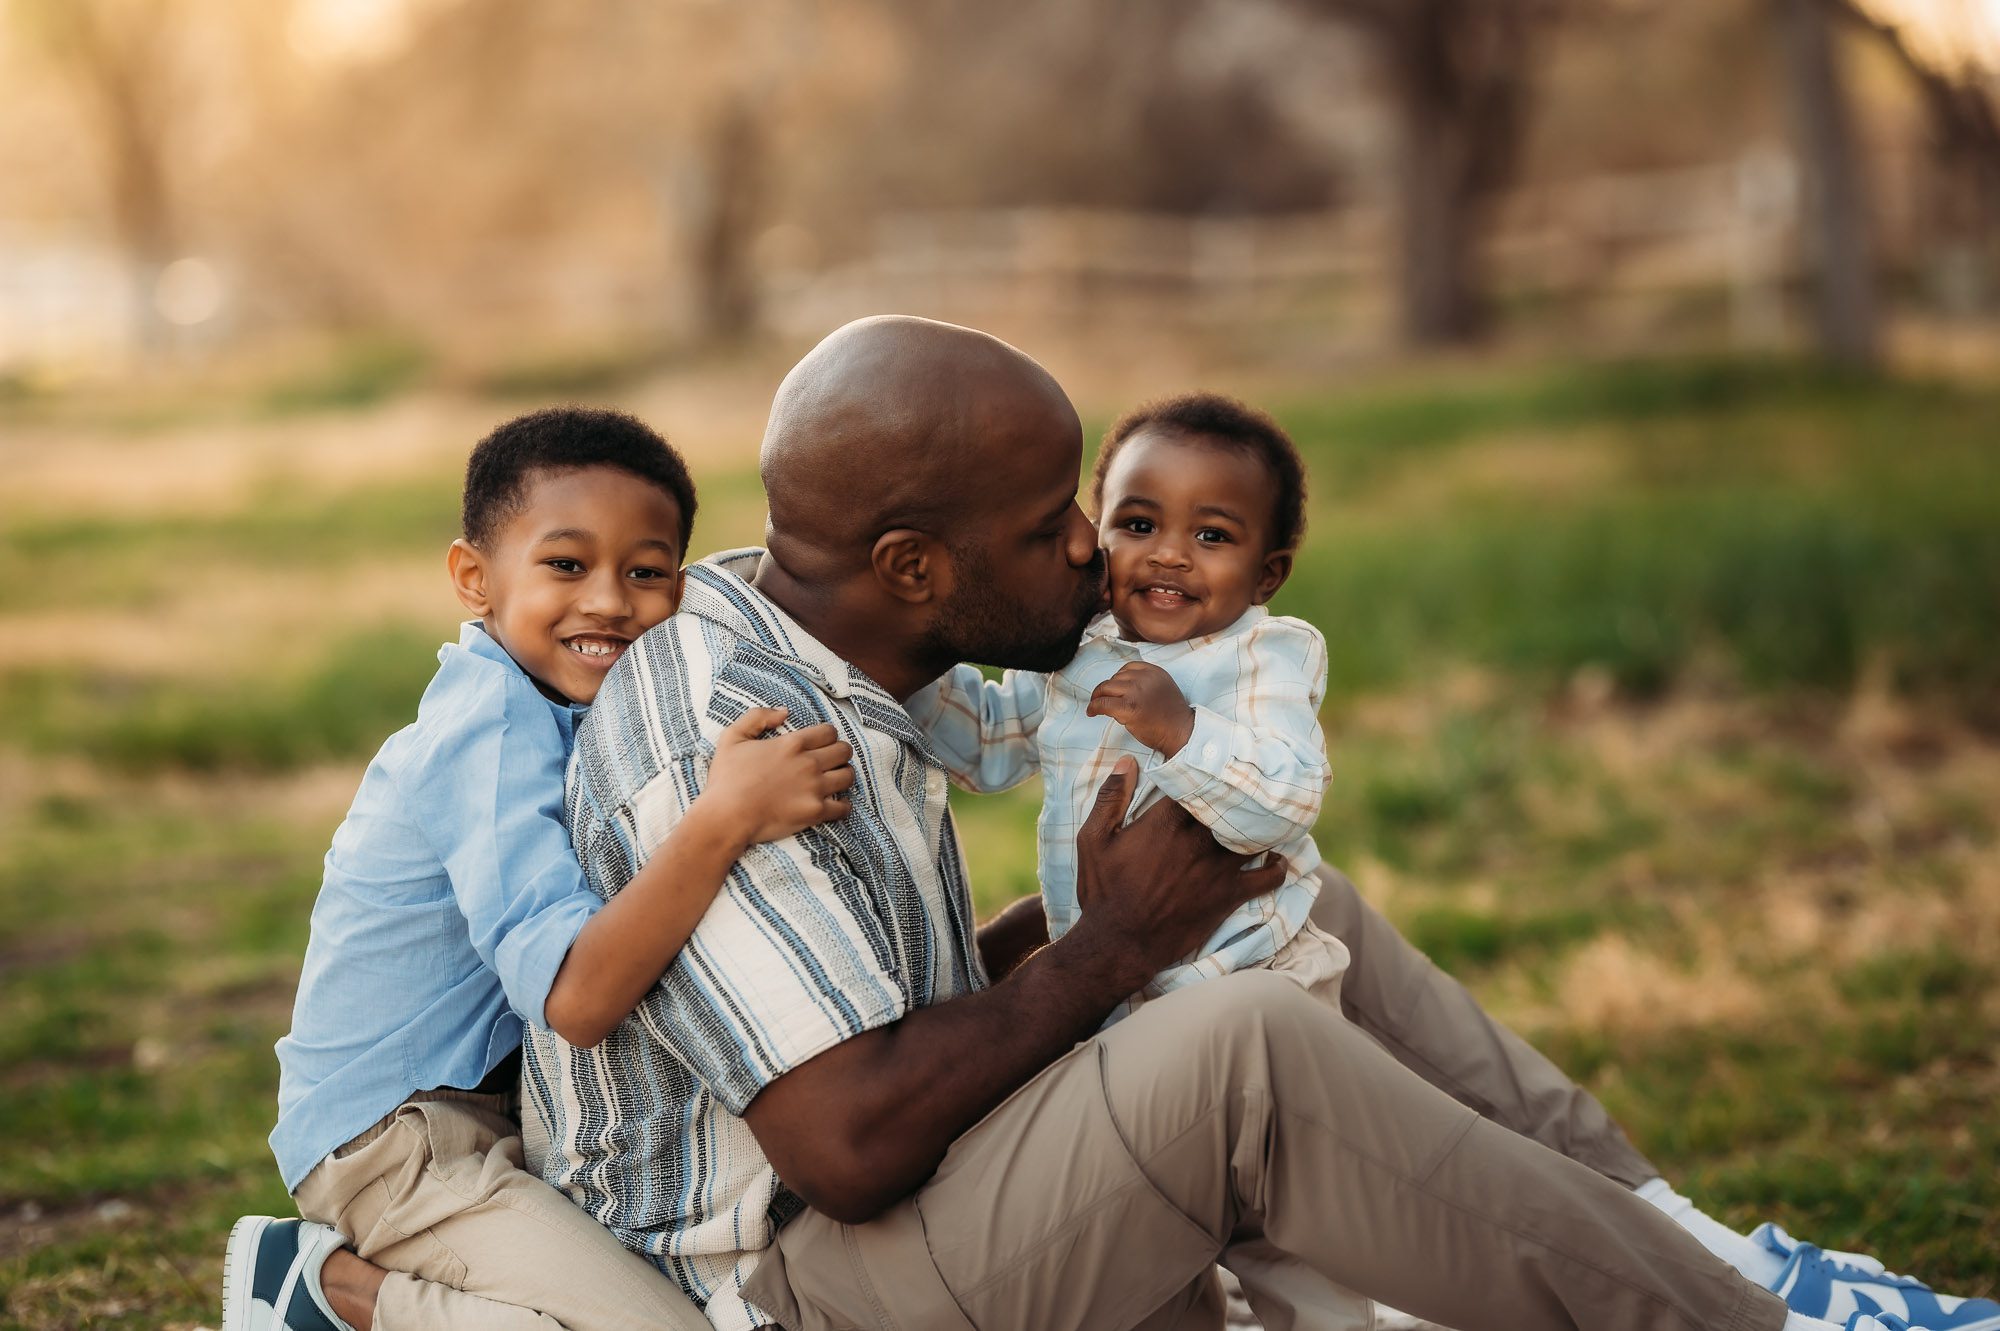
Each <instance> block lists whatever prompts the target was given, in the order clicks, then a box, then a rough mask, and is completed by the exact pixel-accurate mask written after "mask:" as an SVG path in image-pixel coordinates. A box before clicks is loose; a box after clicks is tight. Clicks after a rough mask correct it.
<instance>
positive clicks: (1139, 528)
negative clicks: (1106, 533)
mask: <svg viewBox="0 0 2000 1331" xmlns="http://www.w3.org/2000/svg"><path fill="white" fill-rule="evenodd" d="M1118 525H1119V526H1121V527H1123V528H1124V529H1125V530H1126V531H1129V532H1131V533H1132V534H1133V535H1134V536H1151V535H1152V534H1153V520H1152V519H1151V518H1127V519H1125V521H1123V522H1121V523H1119V524H1118Z"/></svg>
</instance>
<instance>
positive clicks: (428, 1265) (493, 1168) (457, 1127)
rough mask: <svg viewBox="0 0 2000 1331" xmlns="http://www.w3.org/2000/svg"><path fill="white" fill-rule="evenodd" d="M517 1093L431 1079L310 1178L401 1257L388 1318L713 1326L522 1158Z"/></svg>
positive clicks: (382, 1255) (351, 1225)
mask: <svg viewBox="0 0 2000 1331" xmlns="http://www.w3.org/2000/svg"><path fill="white" fill-rule="evenodd" d="M510 1098H511V1097H508V1096H505V1095H478V1094H474V1093H472V1092H467V1091H449V1090H444V1091H425V1092H420V1093H419V1094H418V1095H417V1096H416V1097H414V1098H413V1099H411V1100H410V1101H409V1102H407V1103H405V1104H404V1105H402V1106H401V1107H399V1108H398V1109H397V1110H396V1112H395V1113H393V1114H391V1115H389V1117H387V1118H385V1119H383V1120H382V1121H381V1122H380V1123H378V1124H376V1125H375V1126H374V1127H373V1128H370V1129H369V1130H368V1131H366V1132H364V1133H362V1134H361V1135H360V1136H359V1137H356V1138H355V1139H354V1140H353V1141H351V1142H349V1143H348V1144H347V1145H345V1146H343V1147H341V1148H340V1149H339V1150H338V1151H336V1152H334V1154H333V1155H332V1156H330V1157H329V1158H327V1159H325V1160H322V1161H321V1162H320V1163H319V1165H318V1166H317V1167H315V1168H314V1169H313V1171H312V1173H310V1174H308V1175H306V1177H305V1181H304V1182H302V1183H301V1184H300V1185H299V1189H298V1192H297V1194H296V1200H297V1201H298V1205H299V1214H300V1215H302V1216H304V1217H305V1218H306V1219H308V1220H317V1221H318V1222H319V1223H321V1224H323V1225H331V1226H332V1227H333V1228H335V1229H337V1230H339V1231H340V1232H341V1233H343V1234H345V1235H346V1236H347V1237H348V1239H349V1240H350V1241H351V1242H352V1243H353V1245H354V1250H355V1251H356V1252H358V1253H359V1254H360V1255H361V1256H362V1257H365V1258H367V1259H368V1260H369V1261H371V1262H374V1263H376V1264H378V1265H381V1266H386V1267H388V1268H389V1271H390V1275H389V1278H388V1279H387V1280H385V1281H383V1282H382V1293H381V1296H380V1298H379V1299H378V1301H377V1303H376V1306H375V1325H376V1327H377V1328H379V1331H611V1329H612V1328H636V1327H646V1328H666V1329H667V1331H709V1328H708V1323H707V1321H705V1320H704V1319H703V1318H702V1316H701V1315H700V1313H698V1312H696V1311H695V1308H694V1305H693V1304H691V1303H689V1302H688V1300H687V1298H686V1296H684V1295H683V1294H682V1293H681V1291H680V1288H679V1287H678V1286H676V1285H675V1284H674V1283H673V1282H672V1281H671V1280H669V1279H668V1278H667V1277H666V1276H665V1275H663V1274H662V1273H661V1272H660V1271H659V1270H658V1269H657V1268H656V1267H654V1266H653V1264H652V1263H651V1262H648V1261H646V1260H644V1259H643V1258H641V1257H639V1256H637V1255H635V1254H633V1253H631V1252H628V1251H626V1249H625V1248H624V1247H623V1246H622V1245H621V1244H620V1243H619V1242H618V1240H617V1239H615V1238H613V1237H611V1234H610V1231H608V1230H606V1229H605V1228H604V1227H603V1226H602V1225H600V1224H598V1223H597V1222H596V1221H595V1220H593V1219H591V1218H590V1217H589V1216H587V1215H585V1214H584V1213H583V1212H582V1211H580V1210H578V1209H577V1208H576V1206H575V1205H574V1204H573V1203H572V1202H570V1201H569V1199H568V1198H566V1197H564V1196H563V1195H562V1194H561V1193H559V1192H557V1191H556V1190H555V1189H553V1188H551V1187H550V1186H549V1185H548V1184H546V1183H544V1182H542V1181H541V1180H540V1179H539V1178H536V1177H535V1176H534V1175H533V1174H530V1173H528V1172H527V1171H526V1170H525V1169H524V1168H523V1167H522V1163H521V1138H520V1129H519V1128H518V1127H517V1126H516V1125H515V1123H514V1122H513V1120H512V1119H511V1118H510V1117H509V1116H508V1113H507V1110H508V1107H509V1100H510Z"/></svg>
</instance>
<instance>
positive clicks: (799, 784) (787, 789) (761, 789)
mask: <svg viewBox="0 0 2000 1331" xmlns="http://www.w3.org/2000/svg"><path fill="white" fill-rule="evenodd" d="M787 715H789V713H787V712H786V710H785V709H784V708H782V707H752V708H751V709H750V710H749V711H747V712H745V713H744V714H743V715H742V716H739V717H737V718H736V720H735V722H734V723H733V724H731V725H729V726H728V727H726V728H725V729H724V730H723V732H722V734H720V735H719V736H717V737H716V741H715V758H714V760H713V761H711V762H710V763H709V765H708V784H707V785H706V786H705V787H704V788H703V790H702V795H701V801H697V803H699V802H703V801H706V802H708V803H710V804H711V805H713V806H717V807H715V813H716V814H717V815H718V816H720V817H722V818H724V819H726V820H727V825H728V826H730V827H731V828H733V829H734V831H735V832H736V834H737V835H738V836H739V837H740V838H741V839H742V843H743V847H744V849H746V850H747V849H748V848H750V847H751V846H754V845H757V844H758V843H760V842H764V841H777V840H780V839H782V838H784V837H788V836H791V835H792V834H793V833H795V832H802V831H804V830H805V829H806V828H808V827H812V826H814V825H816V824H819V823H824V822H827V821H829V820H831V819H834V818H845V817H846V816H847V815H848V812H849V811H850V810H851V809H852V808H853V807H854V806H853V801H852V800H850V799H849V798H848V795H847V791H848V790H849V789H850V788H851V787H852V786H853V785H854V768H853V767H852V766H850V765H849V760H850V759H851V758H853V757H854V750H853V749H851V748H849V747H848V746H847V745H846V744H845V743H843V742H842V741H841V740H840V739H839V738H838V737H837V732H836V731H835V730H834V728H833V727H832V726H831V725H827V724H824V723H822V724H820V725H816V726H807V727H806V728H805V729H804V730H794V731H789V732H787V733H786V734H783V735H772V736H770V737H769V738H763V736H764V735H765V732H767V731H769V730H771V729H773V728H775V727H777V726H780V725H783V724H784V722H785V717H786V716H787Z"/></svg>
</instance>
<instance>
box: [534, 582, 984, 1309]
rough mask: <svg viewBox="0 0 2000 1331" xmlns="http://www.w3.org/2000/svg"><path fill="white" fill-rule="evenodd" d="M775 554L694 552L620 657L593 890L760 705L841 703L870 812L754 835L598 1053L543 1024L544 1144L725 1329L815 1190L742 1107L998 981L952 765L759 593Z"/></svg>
mask: <svg viewBox="0 0 2000 1331" xmlns="http://www.w3.org/2000/svg"><path fill="white" fill-rule="evenodd" d="M761 555H762V552H761V551H758V550H742V551H733V552H730V553H728V554H723V555H716V556H712V557H711V558H710V559H709V560H706V561H704V562H702V563H699V564H695V565H693V566H692V567H690V568H689V569H688V574H687V591H686V594H685V596H684V598H683V599H682V602H681V606H680V610H679V612H678V613H677V614H675V615H674V616H673V617H672V618H671V619H669V620H667V621H666V622H665V623H663V624H661V625H659V626H658V627H657V628H654V629H653V630H651V631H650V632H648V633H647V634H645V635H644V636H643V637H641V638H640V639H639V640H638V642H636V643H634V644H633V646H632V647H631V649H630V650H629V651H627V652H626V654H625V656H624V658H623V659H622V660H620V661H619V663H618V664H617V665H616V666H615V667H613V669H612V672H611V674H610V676H609V678H607V679H606V681H605V684H604V688H603V689H602V691H600V692H599V694H598V696H597V702H596V705H595V706H594V707H592V709H591V713H590V717H589V720H588V721H587V722H585V724H584V725H583V727H582V728H581V730H580V731H579V733H578V737H577V745H576V754H575V758H574V759H573V761H572V764H571V768H570V774H569V818H570V828H571V831H572V833H573V834H574V836H575V839H576V847H577V853H578V855H579V856H580V858H581V859H582V861H583V867H584V873H585V876H586V878H587V879H588V880H589V883H590V885H591V887H592V888H593V889H595V890H596V891H597V893H598V894H599V895H601V896H604V897H606V898H609V897H610V896H611V895H612V894H613V893H615V892H617V891H618V890H619V889H620V888H622V887H623V886H624V885H625V883H626V882H627V881H629V880H630V878H631V877H632V875H633V873H634V872H636V871H637V870H638V868H639V867H640V866H641V865H642V864H644V863H645V861H646V858H647V857H648V856H649V855H650V854H651V853H652V851H653V849H654V848H655V847H656V846H658V845H659V843H660V841H661V839H662V838H663V837H664V836H665V835H666V833H667V830H668V829H669V828H671V827H672V826H673V824H674V823H675V821H676V820H677V819H678V818H679V817H680V816H681V815H682V813H684V812H685V811H686V809H687V808H688V806H689V805H690V804H691V803H692V802H693V801H694V799H695V797H696V796H697V795H698V794H699V793H700V792H701V789H702V785H703V782H704V781H705V779H706V777H707V772H708V764H709V761H710V760H711V758H712V757H713V756H714V752H715V738H716V736H717V734H718V733H719V732H720V731H721V730H722V728H723V727H724V726H726V725H728V724H729V723H730V722H732V721H734V720H735V719H736V718H737V717H739V716H741V715H742V714H743V712H744V711H745V710H747V709H749V708H751V707H758V706H774V705H777V706H784V707H787V708H789V709H790V718H789V719H788V721H787V722H786V726H787V727H788V728H790V727H803V726H810V725H815V724H818V723H819V722H822V721H830V722H832V723H833V724H834V725H835V727H837V728H838V730H839V732H840V737H841V739H843V740H845V741H846V742H847V743H849V744H850V745H852V746H853V748H854V760H853V761H854V771H855V785H854V791H853V796H854V810H853V812H852V813H851V814H850V815H849V816H847V817H846V818H843V819H841V820H840V821H839V822H836V823H829V824H825V825H823V826H820V827H815V828H811V829H809V830H807V831H805V832H803V833H801V834H799V835H798V836H794V837H789V838H787V839H785V840H783V841H776V842H769V843H766V844H764V845H760V846H756V847H753V848H752V849H751V851H750V853H749V854H748V855H746V856H744V857H743V858H742V859H741V860H739V861H737V864H736V866H735V868H734V869H733V870H732V871H731V873H730V877H729V881H728V882H727V883H726V884H725V885H724V887H723V890H722V893H721V895H720V896H718V897H717V898H716V901H715V904H714V905H712V906H711V907H710V908H709V911H708V913H707V914H706V915H705V916H703V917H702V921H701V924H700V925H699V926H698V927H697V928H696V930H695V933H694V937H693V938H692V939H690V940H689V942H688V945H687V947H686V948H684V949H683V950H682V952H681V955H680V957H679V958H678V959H677V960H676V961H675V963H674V965H673V966H672V967H671V968H670V969H669V970H668V971H667V974H666V975H665V976H664V977H663V978H662V980H661V981H660V983H659V985H658V986H657V987H656V988H655V989H654V990H653V991H652V993H651V994H650V995H648V996H647V998H646V999H645V1000H644V1002H643V1003H641V1005H640V1007H639V1009H638V1010H637V1012H635V1013H634V1014H633V1016H632V1017H631V1018H629V1019H628V1020H626V1021H625V1022H624V1023H623V1024H622V1025H621V1026H620V1027H619V1028H618V1029H617V1030H615V1031H613V1032H612V1034H611V1035H610V1036H609V1037H607V1038H606V1039H605V1041H604V1042H603V1043H602V1044H600V1045H598V1046H597V1047H596V1048H594V1049H578V1048H576V1047H574V1046H572V1045H570V1044H568V1043H566V1042H565V1041H563V1040H562V1039H560V1038H559V1037H557V1036H554V1035H552V1034H549V1033H547V1032H544V1031H540V1030H535V1031H531V1032H530V1033H529V1036H528V1039H527V1042H526V1046H525V1047H526V1050H527V1072H526V1076H525V1078H524V1082H525V1086H526V1090H527V1097H526V1104H525V1106H524V1112H523V1117H524V1119H525V1129H526V1136H527V1144H528V1153H529V1157H530V1162H531V1164H532V1165H533V1167H535V1168H536V1169H538V1170H539V1171H540V1172H541V1174H542V1176H543V1177H544V1178H546V1179H548V1180H549V1182H551V1183H553V1184H554V1185H555V1186H557V1187H558V1188H561V1189H562V1190H563V1191H564V1192H565V1193H567V1194H568V1195H569V1197H570V1198H571V1199H572V1200H574V1201H575V1202H576V1203H577V1205H579V1206H581V1207H582V1208H583V1209H584V1210H585V1211H587V1212H589V1213H590V1214H591V1215H592V1216H595V1217H596V1218H597V1219H598V1220H599V1221H600V1222H602V1223H603V1224H604V1225H605V1226H606V1227H607V1228H608V1229H610V1230H611V1231H612V1233H614V1234H616V1235H617V1236H618V1237H619V1239H620V1240H621V1241H623V1242H624V1243H625V1245H626V1246H627V1247H630V1248H632V1249H633V1250H635V1251H637V1252H640V1253H642V1254H644V1255H646V1256H648V1257H650V1258H652V1260H653V1261H654V1262H655V1263H657V1264H658V1265H659V1266H660V1268H661V1269H662V1270H664V1271H665V1272H666V1273H667V1274H668V1275H671V1276H673V1277H674V1278H675V1279H676V1280H678V1281H679V1282H680V1284H681V1287H682V1288H683V1289H685V1290H687V1292H688V1293H689V1295H690V1296H692V1297H693V1298H694V1300H695V1301H696V1302H697V1303H699V1304H701V1305H702V1306H703V1311H704V1312H706V1313H707V1315H708V1317H709V1320H710V1321H711V1322H713V1323H714V1324H715V1325H716V1326H717V1327H720V1328H723V1331H738V1329H740V1328H748V1327H754V1326H762V1325H766V1324H768V1321H769V1319H768V1318H765V1317H764V1316H763V1315H762V1314H761V1313H759V1312H758V1310H757V1309H756V1308H754V1307H753V1306H752V1305H750V1304H748V1303H746V1302H745V1301H744V1300H743V1297H742V1289H743V1284H744V1282H745V1281H746V1280H748V1279H749V1276H750V1273H751V1271H752V1270H753V1269H754V1267H755V1260H756V1256H755V1255H756V1254H757V1253H758V1252H759V1251H760V1250H762V1249H763V1248H765V1247H767V1246H769V1244H770V1242H771V1239H772V1236H773V1235H774V1234H775V1233H776V1231H777V1227H778V1226H779V1225H780V1224H782V1223H783V1222H784V1221H785V1220H786V1219H788V1218H790V1216H791V1215H793V1214H794V1213H796V1212H797V1210H798V1209H799V1208H800V1206H801V1205H802V1203H801V1202H800V1201H799V1199H798V1198H797V1197H796V1196H794V1195H793V1194H792V1193H790V1192H788V1191H787V1190H786V1189H785V1187H784V1185H783V1184H781V1183H780V1182H779V1181H778V1177H777V1174H776V1173H775V1172H774V1171H773V1170H772V1168H771V1166H770V1164H769V1163H768V1162H767V1161H766V1160H765V1159H764V1155H763V1152H762V1151H761V1150H760V1149H759V1148H758V1146H757V1141H756V1138H755V1137H754V1136H752V1135H751V1132H750V1129H749V1128H748V1126H747V1125H745V1123H744V1122H743V1120H742V1118H741V1117H740V1115H741V1114H742V1112H743V1110H744V1108H745V1107H746V1106H747V1105H749V1103H750V1102H751V1100H753V1099H755V1098H756V1096H757V1093H758V1092H759V1091H761V1090H762V1089H763V1088H764V1087H765V1086H766V1085H768V1084H769V1083H770V1082H772V1081H774V1080H776V1079H777V1078H779V1077H781V1076H783V1075H784V1074H785V1073H787V1072H789V1071H791V1070H792V1069H793V1068H796V1067H798V1066H800V1065H801V1064H803V1063H806V1062H808V1061H809V1060H811V1059H812V1058H813V1057H814V1056H815V1055H818V1054H821V1053H823V1052H825V1051H826V1050H828V1049H830V1048H832V1047H833V1046H835V1045H837V1044H839V1043H840V1042H841V1041H843V1040H848V1039H851V1038H853V1037H854V1036H856V1035H859V1034H861V1033H862V1032H864V1031H868V1030H872V1029H874V1028H876V1027H879V1026H884V1025H887V1024H889V1023H890V1022H893V1021H895V1020H896V1019H897V1018H899V1017H901V1016H902V1015H903V1014H904V1013H906V1012H908V1011H909V1010H911V1009H912V1008H915V1007H922V1006H925V1005H927V1004H930V1003H937V1002H942V1001H944V1000H946V999H949V998H953V997H956V996H958V995H960V994H965V993H969V992H971V991H973V990H974V989H977V988H980V987H982V986H983V985H984V984H985V982H986V979H985V975H984V973H983V972H982V971H981V969H980V965H979V960H978V953H977V951H976V950H975V944H974V939H973V916H972V902H971V897H970V895H969V894H968V892H967V889H966V882H965V873H964V867H963V864H962V862H961V861H960V858H959V849H958V838H957V834H956V832H955V831H954V829H953V827H952V822H951V816H950V813H949V811H948V810H947V809H946V805H945V801H946V797H947V794H948V787H949V783H948V781H947V779H946V777H945V773H944V770H943V768H942V767H941V766H939V764H938V762H937V760H936V758H935V757H933V756H932V755H931V754H930V752H929V751H928V750H927V749H926V747H925V745H924V742H923V737H922V736H921V734H920V733H919V732H918V730H917V728H916V727H915V725H913V724H912V723H911V721H910V718H909V717H908V715H906V714H905V713H904V711H903V709H902V707H901V706H899V705H898V704H897V702H896V700H895V699H894V698H892V697H890V696H889V695H888V694H887V693H885V692H883V691H882V689H881V687H880V686H879V685H877V684H876V683H875V682H874V681H873V680H870V679H869V678H867V677H866V676H865V675H863V674H862V673H861V672H860V671H859V670H856V669H855V668H854V667H852V666H850V665H849V664H848V663H847V662H845V661H843V660H841V659H840V658H839V657H838V656H836V655H834V653H833V652H831V651H830V650H828V649H827V648H826V647H825V646H823V645H822V644H820V643H819V642H818V641H816V640H815V639H813V638H812V637H811V636H810V635H808V634H807V633H806V632H805V630H804V629H802V628H801V627H800V626H799V625H798V623H797V622H796V621H794V620H793V619H792V618H791V617H790V616H788V615H786V614H785V613H784V612H783V611H782V610H780V609H778V607H777V606H776V605H775V604H773V603H772V602H771V601H769V600H768V599H766V598H765V597H764V596H763V595H761V594H760V593H758V592H757V591H756V590H755V589H753V588H752V587H751V586H750V585H749V583H748V581H747V579H749V578H750V577H751V576H753V575H754V574H755V572H756V568H757V562H758V559H759V558H760V557H761Z"/></svg>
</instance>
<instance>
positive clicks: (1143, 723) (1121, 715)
mask: <svg viewBox="0 0 2000 1331" xmlns="http://www.w3.org/2000/svg"><path fill="white" fill-rule="evenodd" d="M1084 714H1085V715H1087V716H1108V717H1110V718H1111V719H1112V720H1113V721H1116V722H1117V723H1118V724H1119V725H1121V726H1124V727H1125V729H1127V730H1129V731H1131V732H1132V737H1133V738H1134V739H1136V740H1138V741H1139V742H1140V743H1141V744H1144V745H1145V746H1146V747H1147V748H1149V749H1158V750H1159V751H1160V752H1161V753H1162V754H1163V755H1165V756H1166V757H1169V758H1171V757H1173V756H1174V755H1175V754H1177V753H1179V752H1180V751H1181V745H1183V744H1185V743H1187V742H1188V736H1189V735H1192V734H1193V733H1194V708H1192V707H1190V706H1188V700H1187V698H1186V697H1185V696H1183V695H1182V693H1181V689H1180V685H1178V684H1176V683H1174V677H1173V676H1172V675H1169V674H1168V673H1167V672H1166V671H1164V670H1162V669H1160V668H1159V667H1158V666H1156V665H1153V664H1151V663H1150V662H1147V661H1130V662H1127V663H1126V664H1125V665H1124V666H1123V667H1122V668H1121V669H1120V670H1119V671H1118V673H1117V674H1115V675H1113V676H1112V677H1111V678H1110V679H1107V680H1105V681H1104V682H1103V683H1102V684H1099V685H1098V686H1097V688H1096V689H1095V690H1094V691H1093V692H1092V693H1091V695H1090V706H1088V707H1086V708H1085V709H1084Z"/></svg>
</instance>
